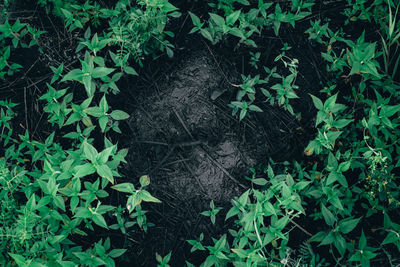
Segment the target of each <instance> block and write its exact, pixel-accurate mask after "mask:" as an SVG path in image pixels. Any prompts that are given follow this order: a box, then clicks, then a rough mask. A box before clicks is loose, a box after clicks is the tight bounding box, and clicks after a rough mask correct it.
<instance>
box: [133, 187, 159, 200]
mask: <svg viewBox="0 0 400 267" xmlns="http://www.w3.org/2000/svg"><path fill="white" fill-rule="evenodd" d="M138 195H139V197H140V199H141V200H143V201H145V202H154V203H161V201H160V200H158V199H157V198H155V197H153V196H152V195H151V194H150V193H149V192H148V191H146V190H143V189H142V190H140V192H139V193H138Z"/></svg>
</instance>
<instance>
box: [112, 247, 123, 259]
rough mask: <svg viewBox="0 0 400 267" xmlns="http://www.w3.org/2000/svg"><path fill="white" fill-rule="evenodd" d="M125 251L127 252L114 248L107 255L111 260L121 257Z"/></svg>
mask: <svg viewBox="0 0 400 267" xmlns="http://www.w3.org/2000/svg"><path fill="white" fill-rule="evenodd" d="M126 251H127V250H126V249H124V248H115V249H113V250H111V251H110V252H109V253H108V256H110V257H111V258H118V257H120V256H122V254H124V253H125V252H126Z"/></svg>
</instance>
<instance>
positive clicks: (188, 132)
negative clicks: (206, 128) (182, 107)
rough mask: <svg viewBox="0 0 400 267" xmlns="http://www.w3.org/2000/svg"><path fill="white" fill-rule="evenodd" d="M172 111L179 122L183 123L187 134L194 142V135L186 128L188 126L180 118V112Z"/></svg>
mask: <svg viewBox="0 0 400 267" xmlns="http://www.w3.org/2000/svg"><path fill="white" fill-rule="evenodd" d="M172 111H173V112H174V113H175V116H176V117H177V118H178V120H179V122H180V123H181V125H182V127H183V128H184V129H185V131H186V133H187V134H188V135H189V136H190V138H191V139H192V140H194V138H193V135H192V134H191V133H190V131H189V129H188V128H187V127H186V124H185V123H184V122H183V120H182V118H181V116H179V114H178V112H177V111H176V110H175V109H174V108H172Z"/></svg>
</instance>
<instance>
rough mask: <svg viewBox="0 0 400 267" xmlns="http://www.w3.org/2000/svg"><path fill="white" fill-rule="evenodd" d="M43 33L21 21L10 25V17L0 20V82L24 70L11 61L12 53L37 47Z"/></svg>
mask: <svg viewBox="0 0 400 267" xmlns="http://www.w3.org/2000/svg"><path fill="white" fill-rule="evenodd" d="M43 33H44V31H39V30H35V29H33V28H32V27H31V26H29V25H28V24H26V23H21V22H20V20H19V19H17V20H16V21H15V22H14V24H10V23H9V20H8V16H4V17H2V18H0V80H3V79H4V78H5V76H6V75H8V76H11V75H13V74H14V73H16V72H17V71H19V70H20V69H21V68H22V66H21V65H20V64H18V63H15V62H12V61H10V56H11V53H12V52H13V51H14V50H15V49H17V48H19V47H21V48H30V47H32V46H34V45H37V44H38V39H39V38H40V35H41V34H43ZM28 41H29V43H28ZM10 42H11V44H10Z"/></svg>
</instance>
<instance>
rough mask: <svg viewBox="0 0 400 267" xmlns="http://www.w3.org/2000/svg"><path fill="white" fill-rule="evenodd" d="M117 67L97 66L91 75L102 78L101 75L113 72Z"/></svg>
mask: <svg viewBox="0 0 400 267" xmlns="http://www.w3.org/2000/svg"><path fill="white" fill-rule="evenodd" d="M114 70H115V69H112V68H106V67H97V68H95V69H94V70H93V72H92V74H91V76H92V77H93V78H101V77H105V76H107V75H108V74H110V73H111V72H113V71H114Z"/></svg>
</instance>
